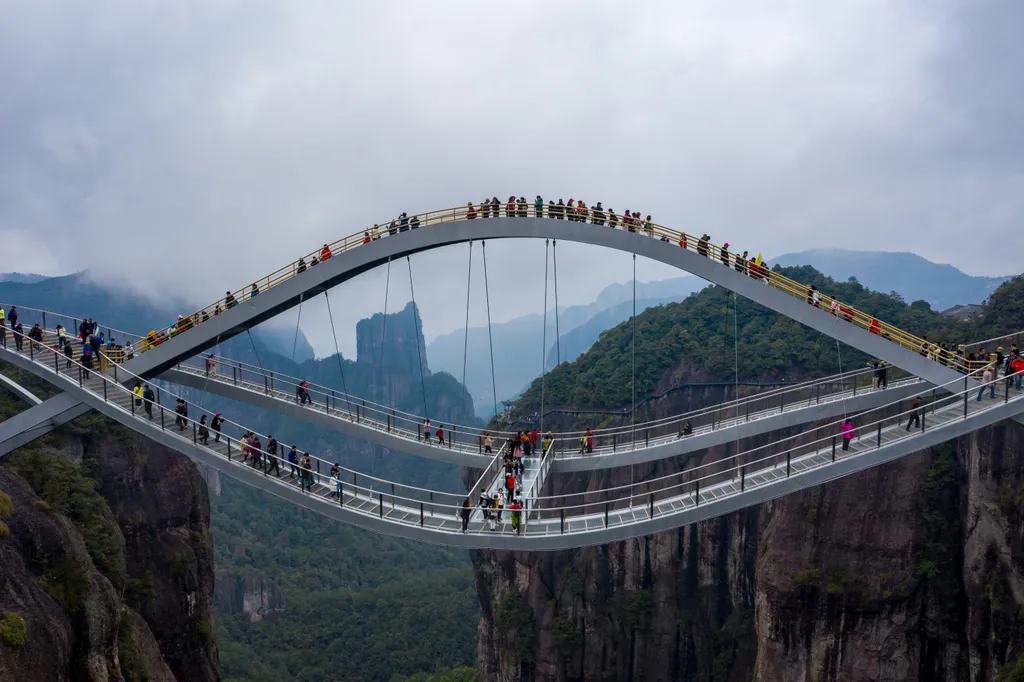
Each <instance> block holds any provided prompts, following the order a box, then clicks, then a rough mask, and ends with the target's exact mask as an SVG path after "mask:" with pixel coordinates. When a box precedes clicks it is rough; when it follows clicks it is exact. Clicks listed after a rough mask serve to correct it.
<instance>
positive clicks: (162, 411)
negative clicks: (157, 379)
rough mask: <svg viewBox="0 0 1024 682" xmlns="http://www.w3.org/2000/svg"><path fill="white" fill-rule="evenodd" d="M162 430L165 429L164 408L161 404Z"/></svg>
mask: <svg viewBox="0 0 1024 682" xmlns="http://www.w3.org/2000/svg"><path fill="white" fill-rule="evenodd" d="M160 430H161V431H163V430H164V408H163V405H161V406H160Z"/></svg>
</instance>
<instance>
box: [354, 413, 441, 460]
mask: <svg viewBox="0 0 1024 682" xmlns="http://www.w3.org/2000/svg"><path fill="white" fill-rule="evenodd" d="M363 409H364V410H365V409H366V408H363ZM363 414H364V415H365V414H366V413H365V412H364V413H363ZM458 435H459V427H458V426H456V425H455V424H452V432H451V433H450V434H448V449H449V450H451V449H452V443H453V442H455V439H456V438H457V437H458Z"/></svg>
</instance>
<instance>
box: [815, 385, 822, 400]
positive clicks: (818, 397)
mask: <svg viewBox="0 0 1024 682" xmlns="http://www.w3.org/2000/svg"><path fill="white" fill-rule="evenodd" d="M814 403H815V404H816V405H820V404H821V384H815V385H814Z"/></svg>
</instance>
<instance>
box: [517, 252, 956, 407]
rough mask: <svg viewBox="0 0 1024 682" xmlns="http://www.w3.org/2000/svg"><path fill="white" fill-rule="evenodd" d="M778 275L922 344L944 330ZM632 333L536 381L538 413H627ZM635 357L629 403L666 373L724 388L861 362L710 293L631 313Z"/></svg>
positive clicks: (932, 318) (796, 326) (822, 281)
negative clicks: (676, 371) (561, 409)
mask: <svg viewBox="0 0 1024 682" xmlns="http://www.w3.org/2000/svg"><path fill="white" fill-rule="evenodd" d="M778 271H779V272H782V273H783V274H785V275H786V276H787V277H791V278H793V279H795V280H796V281H798V282H803V283H807V284H814V285H816V286H817V287H818V288H819V290H821V291H824V292H827V293H828V294H829V295H833V296H836V297H837V298H839V299H841V300H843V301H847V302H849V303H851V304H852V305H854V306H855V307H857V308H859V309H861V310H870V311H872V312H873V313H875V314H877V315H878V317H879V318H880V319H883V320H886V321H887V322H890V323H891V324H895V325H896V326H897V327H901V328H904V329H909V330H914V332H915V333H918V334H927V335H928V336H929V338H937V333H938V332H939V331H940V330H942V329H945V328H946V327H948V326H949V324H950V323H949V320H947V319H946V318H944V317H943V316H942V315H940V314H938V313H937V312H935V311H933V310H931V308H930V307H929V306H928V304H926V303H924V302H916V303H914V304H912V305H907V304H906V303H905V302H904V301H903V300H902V299H901V298H900V297H898V296H894V295H892V294H883V293H879V292H876V291H871V290H869V289H867V288H865V287H864V286H863V285H861V284H859V283H857V282H836V281H834V280H832V279H831V278H828V277H826V276H824V275H822V274H821V273H819V272H817V271H816V270H814V269H813V268H811V267H809V266H803V267H794V268H781V269H779V270H778ZM734 306H736V309H735V311H734ZM737 331H738V334H737ZM632 335H633V327H632V325H631V324H630V323H629V322H628V321H626V322H623V323H622V324H619V325H618V326H616V327H615V328H613V329H609V330H608V331H606V332H604V333H603V334H601V336H600V338H599V340H598V342H597V343H595V344H594V345H593V346H592V347H591V348H590V350H588V351H587V352H586V353H584V354H583V355H582V356H581V357H580V358H579V359H578V360H577V361H575V362H572V363H563V364H562V365H561V366H559V367H557V368H556V369H553V370H551V371H550V372H549V373H548V376H547V378H546V380H545V384H546V386H545V391H546V395H545V399H546V405H547V406H555V405H564V406H573V405H576V406H586V407H595V408H598V407H622V406H623V405H628V404H629V403H630V401H631V397H632V390H631V386H632V382H633V376H634V372H633V368H632V364H631V363H632V361H633V355H632V346H631V344H632V340H633V336H632ZM635 357H636V371H635V376H636V394H637V396H638V397H642V396H646V395H648V394H650V393H652V392H654V391H655V390H656V389H657V388H658V387H660V386H663V385H664V384H665V383H666V382H670V381H672V376H671V375H668V376H666V372H667V371H669V370H671V369H673V368H680V370H682V368H687V369H693V368H700V370H701V371H702V372H704V373H706V374H708V375H711V376H714V377H719V378H722V379H723V380H731V379H732V378H734V377H735V375H736V366H737V364H738V367H739V376H740V377H741V378H742V379H743V380H765V379H771V380H775V381H787V380H796V379H797V378H798V377H806V376H815V375H818V376H821V375H825V374H834V373H836V372H838V371H839V367H840V363H841V362H842V363H843V364H845V368H846V369H849V368H852V367H861V366H863V364H864V362H865V361H866V360H867V358H866V357H865V356H864V355H863V354H862V353H859V352H858V351H855V350H853V349H852V348H848V347H845V346H841V347H840V348H839V349H837V347H836V343H835V341H833V340H832V339H830V338H828V337H825V336H824V335H822V334H820V333H819V332H816V331H813V330H811V329H809V328H807V327H804V326H803V325H801V324H800V323H798V322H794V321H793V320H790V319H788V318H785V317H782V316H780V315H778V314H776V313H774V312H772V311H771V310H768V309H767V308H764V307H762V306H760V305H758V304H756V303H752V302H750V301H748V300H746V299H744V298H743V297H739V296H735V295H733V294H732V293H731V292H729V291H728V290H727V289H724V288H722V287H718V286H713V287H708V288H707V289H704V290H703V291H700V292H698V293H696V294H691V295H690V296H689V297H687V298H686V299H685V300H684V301H681V302H679V303H668V304H665V305H662V306H656V307H653V308H649V309H647V310H645V311H644V312H643V313H641V314H639V315H638V316H637V318H636V356H635ZM540 393H541V383H540V381H539V380H535V381H534V382H533V384H532V385H531V387H530V388H529V389H528V390H527V391H526V392H525V393H524V394H523V396H522V398H521V399H520V400H519V402H518V408H519V410H520V411H523V412H530V411H533V410H536V409H537V408H539V407H540Z"/></svg>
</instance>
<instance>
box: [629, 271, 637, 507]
mask: <svg viewBox="0 0 1024 682" xmlns="http://www.w3.org/2000/svg"><path fill="white" fill-rule="evenodd" d="M632 327H633V331H632V340H631V341H630V343H629V349H630V390H631V392H632V407H631V409H630V412H629V421H630V440H631V441H632V442H633V450H636V254H635V253H634V254H633V318H632ZM629 506H630V507H632V506H633V461H632V459H631V460H630V462H629Z"/></svg>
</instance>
